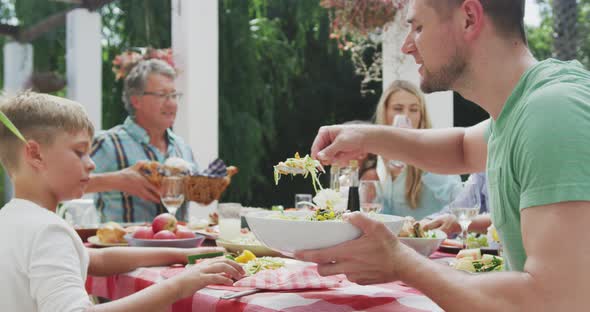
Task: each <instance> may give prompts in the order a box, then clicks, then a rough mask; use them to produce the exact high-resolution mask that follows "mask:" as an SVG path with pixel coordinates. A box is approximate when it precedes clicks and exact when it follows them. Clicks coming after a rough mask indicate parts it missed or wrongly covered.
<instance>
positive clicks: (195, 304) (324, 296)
mask: <svg viewBox="0 0 590 312" xmlns="http://www.w3.org/2000/svg"><path fill="white" fill-rule="evenodd" d="M444 256H447V255H445V254H440V253H437V254H435V255H433V258H440V257H444ZM167 270H169V268H167V267H151V268H139V269H137V270H134V271H132V272H129V273H125V274H118V275H114V276H109V277H94V276H89V277H88V279H87V281H86V290H87V291H88V293H89V294H92V295H95V296H99V297H104V298H109V299H119V298H122V297H125V296H128V295H130V294H132V293H134V292H137V291H139V290H141V289H143V288H146V287H148V286H150V285H153V284H155V283H158V282H160V281H162V280H164V278H165V277H164V276H163V275H166V274H165V271H167ZM163 272H164V274H162V273H163ZM236 290H238V288H236ZM227 293H233V291H231V290H228V289H223V288H222V289H217V288H204V289H202V290H200V291H198V292H196V293H195V294H194V295H193V296H192V297H189V298H184V299H182V300H180V301H178V302H176V303H175V304H174V305H173V306H172V307H171V309H169V311H172V312H181V311H182V312H184V311H187V312H189V311H202V312H207V311H220V312H221V311H223V312H226V311H243V312H248V311H260V312H270V311H290V312H303V311H367V312H381V311H404V312H414V311H442V310H441V309H440V308H439V307H438V306H437V305H436V304H435V303H434V302H432V301H431V300H430V299H428V298H427V297H426V296H424V295H423V294H421V293H420V292H419V291H417V290H415V289H413V288H410V287H408V286H406V285H404V284H402V283H400V282H394V283H387V284H378V285H369V286H361V285H358V284H354V283H350V282H348V281H347V282H346V284H345V285H342V286H341V287H338V288H332V289H321V290H303V291H301V290H299V291H292V290H291V291H265V292H259V293H255V294H251V295H248V296H245V297H241V298H237V299H231V300H222V299H220V297H221V296H222V295H225V294H227Z"/></svg>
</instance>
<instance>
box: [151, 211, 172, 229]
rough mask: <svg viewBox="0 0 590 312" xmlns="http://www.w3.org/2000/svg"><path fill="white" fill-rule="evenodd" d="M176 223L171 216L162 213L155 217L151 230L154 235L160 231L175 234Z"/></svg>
mask: <svg viewBox="0 0 590 312" xmlns="http://www.w3.org/2000/svg"><path fill="white" fill-rule="evenodd" d="M176 223H177V221H176V218H175V217H174V216H173V215H171V214H169V213H163V214H160V215H158V216H157V217H155V218H154V220H153V221H152V230H153V231H154V233H158V232H160V231H162V230H168V231H170V232H176Z"/></svg>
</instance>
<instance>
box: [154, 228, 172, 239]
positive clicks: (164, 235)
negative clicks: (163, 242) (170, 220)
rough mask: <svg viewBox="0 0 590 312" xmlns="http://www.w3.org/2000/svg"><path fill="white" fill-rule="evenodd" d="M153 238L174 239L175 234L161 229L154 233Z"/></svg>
mask: <svg viewBox="0 0 590 312" xmlns="http://www.w3.org/2000/svg"><path fill="white" fill-rule="evenodd" d="M154 239H176V235H174V233H172V232H170V231H168V230H162V231H160V232H158V233H156V234H154Z"/></svg>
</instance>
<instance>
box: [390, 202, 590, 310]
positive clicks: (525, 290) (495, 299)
mask: <svg viewBox="0 0 590 312" xmlns="http://www.w3.org/2000/svg"><path fill="white" fill-rule="evenodd" d="M589 218H590V202H564V203H558V204H552V205H546V206H539V207H533V208H527V209H524V210H523V211H522V221H521V222H522V234H523V242H524V247H525V249H526V252H527V255H528V258H527V261H526V263H525V268H524V270H525V271H524V272H522V273H519V272H502V273H492V274H481V275H471V274H464V273H462V272H458V271H454V270H453V269H450V268H447V267H444V266H442V265H434V263H432V262H431V261H429V260H427V259H425V258H421V257H419V256H413V257H412V259H411V260H412V261H413V262H414V265H413V268H412V269H411V270H405V271H403V272H402V273H401V278H402V280H404V281H405V282H407V283H408V284H410V285H412V286H413V287H416V288H418V289H420V290H421V291H422V292H424V294H426V295H427V296H428V297H429V298H431V299H432V300H434V301H435V302H437V303H438V304H439V305H440V306H441V307H442V308H443V309H445V310H447V311H477V310H481V311H483V310H485V311H487V310H495V311H583V310H585V309H587V304H586V302H587V294H588V293H589V292H590V285H589V284H588V280H590V268H589V267H588V263H590V246H588V244H585V243H584V242H587V241H588V240H590V231H588V230H587V222H586V220H588V219H589Z"/></svg>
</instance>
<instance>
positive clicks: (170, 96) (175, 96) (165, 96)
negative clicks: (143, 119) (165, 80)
mask: <svg viewBox="0 0 590 312" xmlns="http://www.w3.org/2000/svg"><path fill="white" fill-rule="evenodd" d="M143 95H151V96H155V97H157V98H159V99H160V101H162V102H164V101H166V100H174V101H179V100H180V99H181V98H182V93H180V92H172V93H158V92H144V93H143Z"/></svg>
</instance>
